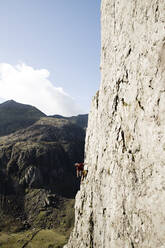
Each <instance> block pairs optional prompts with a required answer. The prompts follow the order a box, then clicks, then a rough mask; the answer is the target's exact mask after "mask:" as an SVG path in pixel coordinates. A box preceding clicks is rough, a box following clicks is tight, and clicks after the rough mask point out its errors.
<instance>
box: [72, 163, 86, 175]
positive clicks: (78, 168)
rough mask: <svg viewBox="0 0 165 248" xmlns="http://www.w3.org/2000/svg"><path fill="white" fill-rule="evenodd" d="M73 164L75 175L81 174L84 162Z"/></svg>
mask: <svg viewBox="0 0 165 248" xmlns="http://www.w3.org/2000/svg"><path fill="white" fill-rule="evenodd" d="M74 166H75V167H76V174H77V177H79V176H80V177H81V176H82V172H83V170H84V163H75V164H74Z"/></svg>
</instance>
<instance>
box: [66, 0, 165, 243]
mask: <svg viewBox="0 0 165 248" xmlns="http://www.w3.org/2000/svg"><path fill="white" fill-rule="evenodd" d="M101 23H102V56H101V70H102V82H101V86H100V90H99V92H98V93H97V94H96V96H95V97H94V99H93V103H92V109H91V112H90V115H89V123H88V129H87V137H86V160H85V162H86V163H87V167H88V175H87V177H86V179H85V180H84V181H82V184H81V190H80V191H79V192H78V194H77V197H76V205H75V211H76V220H75V227H74V230H73V233H72V235H71V237H70V240H69V242H68V245H67V246H65V247H68V248H75V247H79V248H85V247H91V248H92V247H98V248H117V247H119V248H150V247H151V248H159V247H161V248H163V247H165V211H164V209H165V1H164V0H145V1H144V0H129V1H127V0H118V1H116V0H102V6H101Z"/></svg>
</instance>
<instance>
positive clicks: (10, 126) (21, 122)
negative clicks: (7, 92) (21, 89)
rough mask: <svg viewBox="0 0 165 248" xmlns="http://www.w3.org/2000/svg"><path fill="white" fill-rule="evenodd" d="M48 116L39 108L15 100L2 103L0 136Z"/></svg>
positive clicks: (0, 107) (0, 108) (0, 109)
mask: <svg viewBox="0 0 165 248" xmlns="http://www.w3.org/2000/svg"><path fill="white" fill-rule="evenodd" d="M44 116H46V115H45V114H44V113H42V112H41V111H40V110H38V109H37V108H35V107H33V106H30V105H26V104H21V103H17V102H15V101H13V100H10V101H7V102H4V103H2V104H0V136H3V135H7V134H10V133H12V132H15V131H17V130H19V129H20V128H25V127H28V126H30V125H32V124H33V123H34V122H36V121H37V120H39V119H40V118H41V117H44Z"/></svg>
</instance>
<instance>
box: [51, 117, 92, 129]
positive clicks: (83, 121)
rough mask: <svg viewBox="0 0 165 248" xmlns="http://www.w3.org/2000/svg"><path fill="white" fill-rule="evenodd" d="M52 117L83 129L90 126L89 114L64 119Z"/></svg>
mask: <svg viewBox="0 0 165 248" xmlns="http://www.w3.org/2000/svg"><path fill="white" fill-rule="evenodd" d="M51 117H53V118H58V119H66V120H69V121H71V122H72V123H74V124H77V125H78V126H80V127H82V128H86V127H87V124H88V114H84V115H77V116H71V117H64V116H62V115H53V116H51Z"/></svg>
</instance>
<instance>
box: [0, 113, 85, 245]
mask: <svg viewBox="0 0 165 248" xmlns="http://www.w3.org/2000/svg"><path fill="white" fill-rule="evenodd" d="M84 141H85V131H84V129H83V128H81V127H79V126H77V125H75V124H73V123H71V122H70V121H69V120H65V119H57V118H50V117H42V118H40V119H39V120H38V121H36V122H35V123H34V124H32V125H30V126H29V127H27V128H22V129H20V130H18V131H16V132H14V133H12V134H10V135H7V136H1V137H0V231H10V232H15V231H21V230H25V229H29V228H39V229H45V228H48V229H52V228H55V229H56V230H58V231H59V232H61V233H63V234H64V236H65V237H66V236H67V235H68V234H69V232H70V229H71V228H72V225H73V221H74V211H73V204H74V200H73V198H74V196H75V194H76V192H77V190H78V189H79V180H78V179H77V178H76V173H75V169H74V167H73V163H75V162H77V161H83V157H84ZM53 247H54V246H53Z"/></svg>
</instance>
